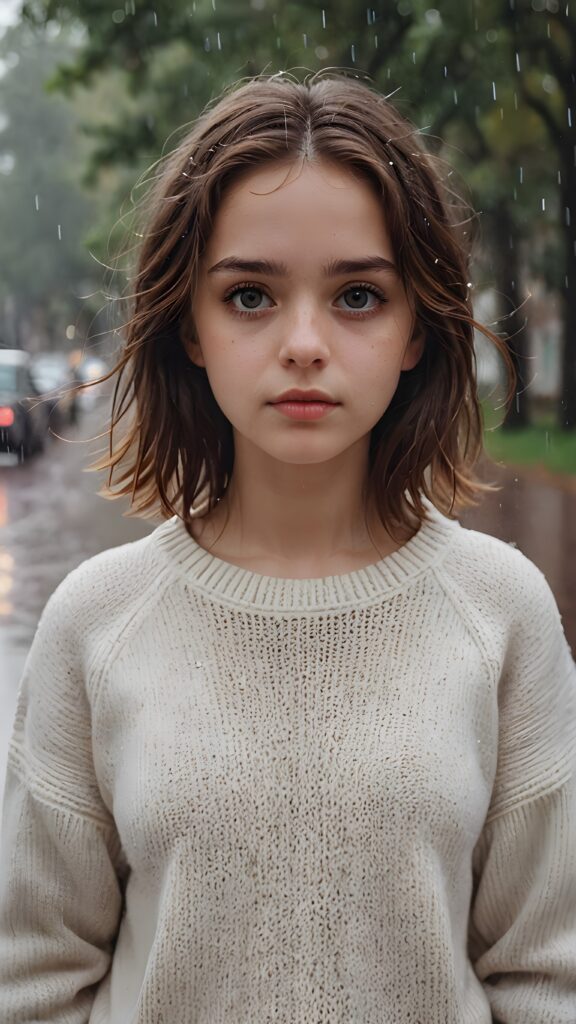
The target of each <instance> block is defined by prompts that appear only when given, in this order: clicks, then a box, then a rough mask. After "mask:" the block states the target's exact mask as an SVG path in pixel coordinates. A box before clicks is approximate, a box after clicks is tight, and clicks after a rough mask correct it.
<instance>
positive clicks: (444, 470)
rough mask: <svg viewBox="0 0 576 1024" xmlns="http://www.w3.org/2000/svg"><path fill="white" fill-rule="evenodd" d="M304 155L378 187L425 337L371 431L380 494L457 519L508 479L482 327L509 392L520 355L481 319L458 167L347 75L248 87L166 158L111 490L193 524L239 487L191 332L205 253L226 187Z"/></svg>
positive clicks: (121, 383) (393, 502)
mask: <svg viewBox="0 0 576 1024" xmlns="http://www.w3.org/2000/svg"><path fill="white" fill-rule="evenodd" d="M291 160H295V161H298V160H300V161H302V162H304V161H306V160H323V161H329V162H332V163H334V164H336V165H338V166H339V167H340V168H345V169H348V170H350V171H351V172H353V173H354V174H356V175H360V176H361V177H362V178H363V179H364V180H366V181H368V182H369V183H371V185H372V186H373V187H374V189H375V190H376V193H377V195H378V197H379V198H380V199H381V202H382V211H383V214H384V215H385V218H386V226H387V229H388V233H389V237H390V240H391V243H392V247H393V252H394V256H395V261H396V265H397V268H398V271H399V273H400V276H401V279H402V281H403V284H404V287H405V289H406V293H407V296H408V299H409V301H410V302H411V303H412V306H413V309H414V312H415V316H416V321H417V323H418V324H419V325H420V326H421V327H422V328H423V330H424V334H425V346H424V352H423V355H422V357H421V358H420V361H419V362H418V364H417V365H416V366H415V367H414V368H413V369H411V370H408V371H403V372H402V373H401V375H400V381H399V384H398V387H397V389H396V392H395V394H394V396H393V398H392V400H391V402H390V404H389V406H388V408H387V409H386V411H385V412H384V414H383V415H382V417H381V418H380V420H379V421H378V422H377V423H376V424H375V426H374V427H373V429H372V431H371V438H370V445H369V472H368V479H367V480H366V482H365V487H364V498H365V499H366V498H367V497H368V496H369V497H370V498H371V499H372V500H373V501H374V502H375V507H376V509H377V511H378V514H379V516H380V518H381V520H382V522H383V524H384V526H385V528H386V529H387V530H388V531H389V532H390V533H391V534H392V535H393V536H397V535H398V534H399V533H400V534H402V532H403V531H405V530H406V528H407V527H408V526H409V525H412V526H413V525H414V523H415V521H416V523H418V522H421V521H422V520H423V519H424V517H425V506H424V504H423V500H422V499H423V497H426V498H428V499H429V500H430V501H431V502H432V503H433V504H434V505H435V506H436V507H437V508H438V509H439V510H440V511H442V512H443V513H444V514H445V515H448V516H452V517H454V516H455V515H456V514H457V513H458V512H459V510H461V509H462V508H464V507H466V506H470V505H474V504H477V503H478V498H479V495H480V494H481V493H482V492H484V491H487V490H493V489H495V487H494V485H492V484H489V483H485V482H482V481H481V480H480V479H479V477H478V476H477V475H476V474H475V466H476V464H477V462H478V459H479V456H480V455H481V453H482V429H483V425H482V412H481V406H480V402H479V397H478V394H477V381H476V359H475V350H474V332H475V330H476V329H477V330H479V331H481V332H482V333H483V334H484V335H485V336H486V337H487V338H488V339H489V340H490V341H491V342H492V343H493V344H494V345H495V346H496V347H497V348H498V349H499V351H500V353H501V355H502V357H503V360H504V362H505V364H506V367H507V370H508V375H509V380H510V381H511V384H510V389H509V396H510V395H511V394H512V393H513V388H514V383H513V377H514V369H513V365H512V362H511V359H510V356H509V355H508V353H507V350H506V347H505V345H504V343H503V342H502V341H501V340H500V339H499V338H498V336H496V335H494V334H493V333H492V332H491V331H489V330H488V328H486V327H484V326H482V325H481V324H479V323H477V322H476V321H475V319H474V315H473V312H472V304H471V300H470V288H469V269H468V267H469V245H468V238H469V236H466V232H464V230H463V226H462V210H463V208H464V207H463V204H462V202H461V201H460V200H459V199H458V198H457V197H456V196H455V195H454V194H453V193H452V192H451V191H450V189H448V187H447V184H446V182H447V178H448V174H447V171H446V168H445V166H444V164H443V163H441V162H440V161H439V160H438V159H437V158H436V157H434V156H432V155H431V154H429V153H427V152H426V150H425V148H424V146H423V143H422V139H421V135H420V133H419V131H418V129H416V128H415V127H414V126H413V125H412V124H411V123H410V122H409V121H407V120H406V119H405V118H404V117H403V116H401V115H400V113H399V112H398V110H397V109H396V108H395V106H394V105H393V104H392V103H390V101H389V100H388V99H387V98H386V97H384V96H382V95H381V94H380V93H379V92H377V91H376V89H374V88H373V87H372V86H371V85H367V84H364V83H363V82H360V81H359V80H357V79H356V78H352V77H348V76H347V75H346V74H343V73H340V72H339V73H334V72H331V73H319V74H316V75H313V76H311V77H309V78H307V79H306V80H305V81H304V82H303V83H302V82H298V81H297V80H295V79H294V77H293V76H291V75H286V74H282V75H272V76H258V77H256V78H254V79H250V80H248V81H245V82H242V83H239V84H236V85H234V86H232V87H231V88H230V89H228V90H227V91H226V92H225V93H224V94H223V95H222V96H220V97H219V98H218V99H217V100H216V101H214V102H212V103H211V104H209V106H208V107H207V108H206V109H205V110H204V112H203V113H202V114H201V115H200V117H199V118H198V119H197V121H196V122H195V123H194V124H193V127H192V128H191V130H189V131H188V132H187V134H186V135H185V137H184V138H183V139H182V141H181V142H180V143H179V144H178V146H177V148H176V149H175V150H174V151H173V152H172V153H170V154H169V155H168V156H167V157H164V158H163V159H162V160H161V161H160V162H159V164H158V165H157V173H156V175H155V180H154V183H153V186H152V188H151V189H150V191H149V193H148V194H147V196H146V210H147V222H146V225H145V226H144V229H143V231H142V235H143V237H142V241H141V245H140V248H139V257H138V266H137V272H136V276H135V286H133V288H132V295H130V296H129V301H130V303H131V309H130V316H129V318H128V321H127V323H126V325H125V328H124V338H125V341H124V347H123V350H122V353H121V356H120V358H119V360H118V362H117V363H116V365H115V367H114V368H113V369H112V370H111V372H110V374H108V375H106V377H104V378H103V379H109V378H110V377H113V376H114V375H116V376H117V379H116V383H115V388H114V394H113V399H112V409H111V420H110V428H109V435H108V436H109V451H108V453H107V454H106V455H105V456H102V458H100V459H99V460H98V461H97V462H96V463H95V464H94V465H93V466H91V467H90V468H91V469H100V470H101V469H107V470H108V482H107V485H106V486H105V487H104V488H102V490H101V491H100V494H103V495H104V496H105V497H108V498H119V497H122V496H125V495H129V496H130V508H129V511H128V513H127V514H129V515H141V516H144V517H148V516H153V515H157V514H158V513H160V514H161V515H162V516H163V517H165V518H167V517H169V516H173V515H178V516H179V517H180V518H181V519H182V520H183V521H184V523H185V526H186V529H187V530H188V532H189V533H190V535H192V528H191V520H192V518H193V512H192V508H193V507H197V506H198V503H199V499H202V500H201V504H202V505H203V506H204V507H205V508H206V511H211V510H212V509H213V508H214V507H215V506H216V503H217V502H218V501H219V500H221V499H222V498H223V496H224V494H225V492H226V489H227V487H228V484H229V483H230V480H231V478H232V473H233V468H234V440H233V430H232V425H231V423H230V421H229V420H228V419H227V417H226V416H225V415H224V413H223V412H222V411H221V409H220V408H219V406H218V404H217V402H216V399H215V397H214V395H213V392H212V389H211V387H210V383H209V380H208V377H207V374H206V370H205V369H204V368H203V367H200V366H197V365H196V364H195V363H193V362H192V361H191V359H190V357H189V354H188V352H187V350H186V347H185V344H184V342H183V338H188V339H190V337H191V333H190V332H193V331H194V324H193V320H192V312H191V310H192V298H193V295H194V292H195V286H196V281H197V275H198V267H199V261H200V259H201V257H202V255H203V252H204V250H205V248H206V245H207V242H208V239H209V238H210V233H211V230H212V225H213V223H214V219H215V217H216V215H217V213H218V209H219V206H220V204H221V202H222V198H223V196H224V195H225V193H226V190H227V189H228V188H229V187H230V186H231V184H232V183H234V182H235V181H236V180H237V179H238V178H239V176H240V175H242V174H244V173H245V172H247V171H248V172H249V171H250V170H251V169H257V168H260V167H262V166H263V165H265V164H269V163H272V162H278V161H282V162H286V161H291ZM469 212H470V211H469V210H468V213H469ZM468 226H469V218H468ZM130 411H132V417H131V421H130V420H129V421H128V424H127V425H126V429H125V431H124V434H123V436H122V437H121V438H120V439H119V440H117V439H116V431H117V429H118V426H119V424H120V423H121V421H122V420H123V419H124V417H126V416H127V415H128V413H129V412H130Z"/></svg>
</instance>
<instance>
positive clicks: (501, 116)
mask: <svg viewBox="0 0 576 1024" xmlns="http://www.w3.org/2000/svg"><path fill="white" fill-rule="evenodd" d="M500 120H501V121H503V120H504V107H500Z"/></svg>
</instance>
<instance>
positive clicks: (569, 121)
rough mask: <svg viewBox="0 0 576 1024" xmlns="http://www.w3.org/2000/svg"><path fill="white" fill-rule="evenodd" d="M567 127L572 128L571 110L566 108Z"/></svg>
mask: <svg viewBox="0 0 576 1024" xmlns="http://www.w3.org/2000/svg"><path fill="white" fill-rule="evenodd" d="M568 127H569V128H571V127H572V110H571V109H570V107H568Z"/></svg>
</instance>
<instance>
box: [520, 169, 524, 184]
mask: <svg viewBox="0 0 576 1024" xmlns="http://www.w3.org/2000/svg"><path fill="white" fill-rule="evenodd" d="M523 183H524V168H523V167H521V168H520V184H521V185H522V184H523Z"/></svg>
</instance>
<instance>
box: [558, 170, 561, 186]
mask: <svg viewBox="0 0 576 1024" xmlns="http://www.w3.org/2000/svg"><path fill="white" fill-rule="evenodd" d="M558 184H559V185H561V184H562V171H558Z"/></svg>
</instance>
